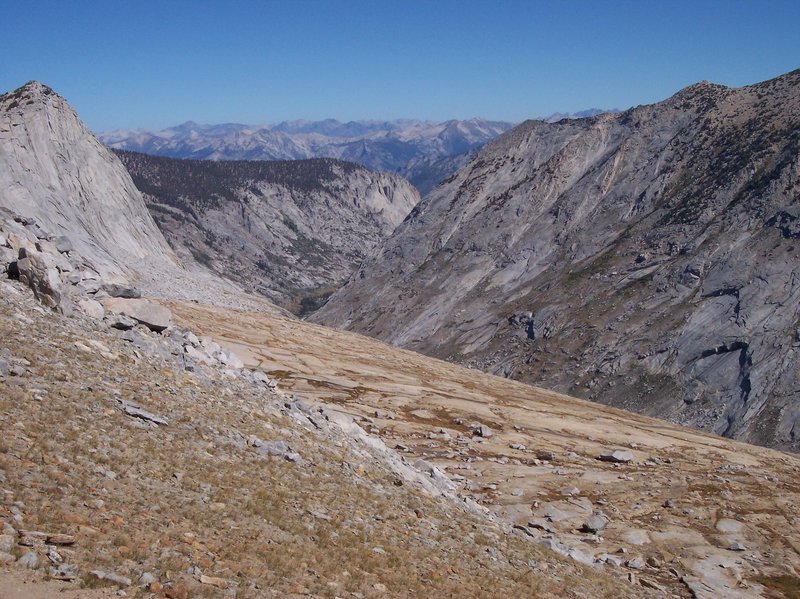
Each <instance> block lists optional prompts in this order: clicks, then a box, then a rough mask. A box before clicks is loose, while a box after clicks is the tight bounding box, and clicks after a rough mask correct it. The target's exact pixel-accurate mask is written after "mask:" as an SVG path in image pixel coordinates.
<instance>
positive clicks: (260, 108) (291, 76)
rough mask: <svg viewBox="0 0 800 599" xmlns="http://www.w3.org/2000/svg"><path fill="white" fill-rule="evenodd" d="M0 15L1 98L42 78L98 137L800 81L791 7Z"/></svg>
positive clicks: (550, 4) (793, 0)
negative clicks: (122, 131)
mask: <svg viewBox="0 0 800 599" xmlns="http://www.w3.org/2000/svg"><path fill="white" fill-rule="evenodd" d="M0 16H2V18H0V39H2V53H0V89H2V90H3V91H8V90H11V89H14V88H16V87H18V86H20V85H22V84H23V83H25V82H26V81H28V80H30V79H37V80H39V81H42V82H43V83H46V84H48V85H50V86H51V87H53V88H54V89H55V90H56V91H57V92H59V93H60V94H62V95H63V96H65V97H66V98H67V100H69V101H70V103H71V104H72V105H73V106H74V107H75V108H76V110H77V111H78V113H79V114H80V116H81V117H82V118H83V119H84V121H86V123H87V124H88V125H89V127H90V128H92V129H94V130H103V129H112V128H117V127H145V128H163V127H166V126H169V125H174V124H177V123H180V122H183V121H186V120H195V121H198V122H204V123H222V122H243V123H273V122H278V121H281V120H290V119H301V118H303V119H322V118H326V117H332V118H337V119H340V120H351V119H393V118H400V117H406V118H422V119H431V120H443V119H448V118H469V117H473V116H482V117H486V118H492V119H501V120H510V121H519V120H523V119H525V118H532V117H537V116H544V115H548V114H550V113H553V112H556V111H561V112H567V111H570V112H572V111H577V110H581V109H585V108H590V107H599V108H612V107H613V108H627V107H629V106H632V105H636V104H644V103H649V102H654V101H657V100H661V99H664V98H666V97H668V96H670V95H672V94H673V93H674V92H676V91H677V90H678V89H680V88H681V87H684V86H686V85H688V84H690V83H694V82H696V81H700V80H703V79H708V80H711V81H714V82H716V83H723V84H725V85H732V86H739V85H745V84H748V83H755V82H757V81H761V80H764V79H769V78H771V77H774V76H776V75H779V74H782V73H785V72H788V71H791V70H793V69H796V68H800V1H798V0H789V1H784V0H759V1H755V0H752V1H744V0H713V1H712V0H707V1H703V0H698V1H694V2H684V1H677V0H673V1H669V0H640V1H613V0H602V1H601V0H596V1H585V0H572V1H566V0H565V1H555V0H554V1H547V2H545V1H535V0H527V1H519V2H517V1H511V0H505V1H503V0H495V1H488V0H487V1H485V2H483V1H481V2H478V1H472V0H460V1H450V0H425V1H422V0H396V1H389V0H372V1H368V0H319V1H311V0H308V1H303V0H283V1H280V2H272V1H268V0H262V1H238V2H237V1H235V0H230V1H228V2H221V1H220V2H212V1H202V0H196V1H193V2H188V1H178V0H161V1H159V2H151V1H148V0H138V1H136V2H133V1H123V0H105V1H102V2H101V1H95V2H89V1H82V0H74V1H69V2H65V1H64V0H60V1H58V2H44V1H39V2H37V1H31V2H15V1H13V0H5V1H4V2H3V3H2V10H1V11H0Z"/></svg>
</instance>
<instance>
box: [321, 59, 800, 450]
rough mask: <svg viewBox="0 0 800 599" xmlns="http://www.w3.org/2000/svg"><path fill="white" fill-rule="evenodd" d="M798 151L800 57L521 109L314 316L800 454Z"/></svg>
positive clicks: (523, 379) (506, 373) (527, 379)
mask: <svg viewBox="0 0 800 599" xmlns="http://www.w3.org/2000/svg"><path fill="white" fill-rule="evenodd" d="M799 147H800V71H794V72H792V73H789V74H787V75H785V76H782V77H779V78H777V79H774V80H771V81H767V82H764V83H761V84H757V85H753V86H749V87H745V88H741V89H729V88H725V87H722V86H718V85H712V84H709V83H700V84H697V85H694V86H691V87H689V88H686V89H684V90H682V91H681V92H679V93H678V94H676V95H675V96H673V97H672V98H670V99H668V100H666V101H664V102H661V103H659V104H655V105H652V106H640V107H637V108H633V109H631V110H628V111H626V112H624V113H619V114H605V115H599V116H596V117H592V118H588V119H582V120H565V121H559V122H557V123H553V124H548V123H544V122H537V121H529V122H526V123H523V124H522V125H520V126H518V127H516V128H515V129H513V130H512V131H510V132H509V133H507V134H505V135H504V136H502V137H501V138H499V139H498V140H497V141H495V142H493V143H491V144H489V145H488V146H486V147H485V148H484V149H483V150H482V151H481V152H480V153H479V155H478V156H477V157H476V158H475V159H474V160H472V161H471V162H470V163H469V164H467V165H466V166H465V167H464V168H462V169H461V170H460V171H459V172H458V173H457V174H456V175H454V176H453V177H451V179H450V180H448V181H446V182H445V183H444V184H443V185H442V186H440V187H439V188H437V189H436V190H435V191H434V192H433V193H432V194H430V195H429V196H428V197H427V198H426V199H425V200H424V201H423V202H422V203H421V204H420V205H418V206H417V207H416V208H415V209H414V211H413V212H412V215H411V216H410V217H409V218H408V219H407V220H406V222H404V223H403V225H401V226H400V227H399V228H398V230H397V231H396V232H395V234H394V235H393V236H392V237H391V238H390V239H388V240H387V242H386V243H385V244H384V246H383V248H382V250H381V251H380V252H379V253H378V254H376V255H375V256H374V257H373V258H371V259H369V260H368V261H366V262H365V264H364V265H363V266H362V268H361V269H360V271H359V272H358V273H357V274H356V275H355V276H354V277H353V278H352V279H351V281H350V282H349V283H348V285H347V286H345V287H344V288H343V289H342V290H340V291H339V292H338V293H336V294H335V295H334V296H333V297H332V298H331V299H330V301H329V302H328V304H327V305H325V306H324V307H323V308H322V309H321V310H320V311H319V312H318V313H317V314H315V315H314V316H313V320H315V321H316V322H321V323H326V324H332V325H336V326H339V327H344V328H348V329H351V330H354V331H358V332H363V333H367V334H369V335H373V336H375V337H378V338H380V339H384V340H388V341H391V342H392V343H394V344H397V345H400V346H403V347H408V348H411V349H415V350H418V351H422V352H425V353H428V354H431V355H435V356H440V357H445V358H448V359H451V360H457V361H460V362H462V363H468V364H472V365H476V366H479V367H481V368H484V369H486V370H488V371H490V372H493V373H499V374H503V375H505V376H510V377H514V378H517V379H519V380H522V381H529V382H535V383H537V384H541V385H543V386H548V387H551V388H555V389H557V390H561V391H566V392H570V393H572V394H574V395H579V396H582V397H586V398H590V399H593V400H596V401H601V402H605V403H609V404H613V405H617V406H622V407H625V408H628V409H632V410H636V411H640V412H645V413H649V414H658V415H659V416H662V417H667V418H670V419H672V420H675V421H678V422H682V423H686V424H690V425H692V426H696V427H699V428H703V429H706V430H711V431H714V432H717V433H720V434H724V435H727V436H731V437H735V438H739V439H746V440H750V441H754V442H757V443H762V444H767V445H774V446H777V447H783V448H791V449H795V450H796V449H798V448H800V396H799V395H798V394H799V393H800V391H798V389H800V374H799V373H800V355H799V354H798V353H797V348H798V341H797V339H798V324H799V323H800V320H799V319H800V303H798V300H800V262H799V261H798V258H797V256H798V251H800V248H798V247H797V244H798V239H800V233H798V225H797V222H798V221H797V219H798V217H800V207H799V206H798V204H800V164H798V154H799V151H798V148H799Z"/></svg>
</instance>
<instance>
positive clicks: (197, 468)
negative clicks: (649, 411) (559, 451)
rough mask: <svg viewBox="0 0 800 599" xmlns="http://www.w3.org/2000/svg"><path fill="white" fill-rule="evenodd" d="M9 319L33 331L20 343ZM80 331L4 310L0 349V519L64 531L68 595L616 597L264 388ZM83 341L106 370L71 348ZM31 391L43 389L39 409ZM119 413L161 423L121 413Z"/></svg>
mask: <svg viewBox="0 0 800 599" xmlns="http://www.w3.org/2000/svg"><path fill="white" fill-rule="evenodd" d="M20 311H22V312H24V313H25V315H26V317H28V318H30V319H31V320H32V323H31V324H29V325H27V326H26V327H25V329H24V330H22V331H20V330H19V327H18V325H17V324H16V323H15V321H14V317H13V314H14V313H15V312H20ZM86 327H87V324H86V323H85V322H83V321H80V320H73V319H70V320H63V319H61V318H59V317H57V316H55V315H51V314H40V313H38V312H35V311H31V310H29V309H27V308H26V304H25V303H24V302H22V303H18V302H13V301H11V298H0V338H2V339H3V345H4V347H5V348H6V349H8V350H9V351H10V353H11V355H12V356H13V357H14V358H20V357H24V358H26V359H27V360H28V361H29V362H30V369H29V372H28V373H27V374H26V376H25V377H22V378H19V379H12V378H8V379H6V380H5V381H3V382H2V383H1V384H2V385H3V390H4V392H3V394H2V395H1V396H0V427H2V430H3V434H2V435H0V472H2V474H3V476H4V480H5V482H4V483H3V484H2V488H3V489H4V491H5V493H4V495H0V502H2V503H0V519H2V520H5V521H8V522H11V518H10V516H11V513H10V509H11V507H12V505H14V502H17V505H21V506H23V507H22V513H23V516H24V525H23V526H24V527H25V528H29V529H39V530H47V531H54V532H60V533H69V534H74V535H75V536H76V537H77V543H76V544H75V545H74V546H73V547H70V548H64V549H63V550H62V551H61V553H62V554H63V555H64V556H65V559H66V560H67V561H69V562H70V563H74V564H76V565H78V566H79V567H80V570H81V573H82V574H81V577H80V581H79V582H78V583H76V584H80V585H83V586H85V587H86V588H94V587H98V586H99V587H104V586H105V585H106V584H107V581H97V580H96V579H94V578H90V577H87V576H86V572H88V571H89V570H91V569H101V570H106V571H108V572H113V573H116V574H120V575H124V576H128V577H130V578H132V579H133V580H134V581H135V580H137V579H138V577H139V576H140V574H141V573H143V572H150V573H152V574H154V575H155V576H156V578H157V579H158V580H159V581H161V583H163V584H165V585H172V586H173V587H177V586H178V585H185V586H186V588H187V590H188V591H189V593H190V595H191V596H200V597H217V596H222V595H223V594H224V590H222V589H218V588H216V587H213V586H210V585H203V584H201V583H200V582H199V580H198V577H197V576H195V575H193V574H190V573H189V572H190V570H191V569H193V568H199V570H201V571H202V572H203V573H204V574H206V575H208V576H214V577H219V578H222V579H224V580H226V581H227V582H228V584H229V585H230V586H231V587H232V588H236V590H237V597H240V598H241V597H244V598H247V597H253V598H255V597H265V596H275V597H286V596H299V595H309V596H318V597H335V596H348V594H353V593H355V594H360V595H361V596H364V597H378V596H386V595H390V596H397V597H418V596H437V597H465V596H469V597H481V596H485V597H490V596H491V597H495V596H503V595H507V596H539V597H548V596H550V597H562V596H570V594H573V595H574V596H585V597H598V596H600V597H603V596H605V597H615V596H619V593H620V589H619V587H618V586H617V585H618V583H614V582H613V581H611V580H610V579H608V578H606V577H604V576H603V575H602V574H600V573H598V572H595V571H592V570H588V569H585V568H583V567H580V566H578V565H577V564H575V563H574V562H571V561H569V560H562V559H561V558H559V557H558V556H556V555H555V554H551V553H549V552H547V551H545V550H543V549H539V548H538V547H537V546H536V545H534V544H532V543H530V542H528V541H527V540H525V539H523V538H520V537H518V536H517V535H515V534H509V533H507V532H504V531H503V529H501V528H500V527H498V526H496V525H493V524H491V523H489V522H487V521H486V520H484V519H481V518H477V517H474V516H470V515H468V514H466V513H464V512H463V511H461V510H460V509H458V508H457V507H455V506H454V505H452V504H449V503H447V502H444V501H442V500H438V499H434V498H432V497H430V496H427V495H425V494H423V493H421V492H420V491H419V490H417V489H415V488H413V487H412V486H409V485H403V486H397V485H396V480H397V477H396V475H394V474H392V473H391V472H389V471H388V470H386V468H385V467H384V466H383V465H382V464H381V463H379V462H377V461H374V460H373V461H369V460H366V459H365V458H364V456H363V455H360V454H357V453H355V452H354V451H355V450H354V448H353V447H352V446H351V444H352V442H351V441H349V440H348V439H347V438H339V439H337V438H333V437H326V436H325V435H320V434H318V433H315V432H313V431H312V430H310V429H309V428H307V427H304V426H301V425H300V424H298V423H297V422H296V421H294V420H293V419H292V418H291V417H289V416H288V415H286V414H285V413H283V412H282V411H281V410H280V409H279V408H280V406H281V403H282V401H283V400H282V399H281V398H279V397H276V396H273V395H270V394H269V393H268V392H267V391H266V390H262V391H256V390H254V389H253V388H251V387H249V386H248V385H246V384H244V383H243V382H241V381H238V380H236V379H231V380H220V381H216V380H204V379H203V378H202V377H195V376H194V375H190V374H188V373H185V372H183V371H182V370H180V369H178V368H175V367H173V366H172V365H171V364H170V362H169V361H168V360H162V359H157V358H148V357H137V356H136V355H135V354H134V352H133V350H132V348H131V346H130V345H129V344H127V343H126V342H124V341H122V340H120V339H119V338H118V337H117V336H115V335H114V334H112V333H110V332H104V331H90V330H87V328H86ZM89 338H94V339H98V340H100V341H102V342H103V343H105V344H106V345H107V346H108V347H109V348H111V349H112V351H113V352H115V353H116V354H117V356H118V357H117V359H115V360H110V359H106V358H102V357H100V356H98V355H89V354H86V353H85V352H81V351H78V350H76V349H75V346H74V344H73V342H74V341H77V340H84V341H85V340H87V339H89ZM33 387H41V388H44V389H46V390H47V391H48V392H47V394H46V395H44V398H43V399H42V400H41V401H36V400H34V399H32V396H31V393H30V391H29V390H30V389H31V388H33ZM118 398H122V399H126V400H129V401H133V402H136V403H138V404H139V405H141V406H142V407H143V408H145V409H148V410H151V411H153V412H155V413H158V414H161V415H164V416H166V417H167V418H168V419H169V425H168V426H166V427H151V426H148V425H146V424H143V423H142V422H141V421H138V420H135V419H133V418H131V417H129V416H126V415H125V414H123V413H122V411H121V410H120V409H119V404H118ZM249 435H256V436H258V437H259V438H261V439H265V440H275V439H283V440H284V441H285V442H286V443H287V444H288V445H289V446H290V447H291V448H292V449H293V450H294V451H297V452H298V453H299V454H300V455H301V456H302V457H303V459H304V460H305V462H304V463H303V464H294V463H290V462H288V461H286V460H282V459H279V458H268V457H263V456H261V455H259V454H258V453H257V452H256V451H255V450H254V449H253V448H252V447H250V446H248V444H247V441H246V440H247V437H248V436H249ZM359 465H364V469H363V470H359V469H358V468H357V467H358V466H359ZM359 473H361V474H359ZM40 557H44V556H43V554H42V553H41V550H40ZM528 560H532V562H531V563H532V564H533V567H531V566H530V565H529V564H528ZM193 572H194V570H193ZM113 586H114V585H113V584H112V585H110V588H111V587H113ZM384 587H385V589H386V590H385V591H384V590H383V589H384ZM128 592H129V596H130V595H133V596H141V597H144V596H151V594H150V593H148V592H147V591H146V590H145V589H141V588H138V587H132V588H131V589H129V591H128ZM625 593H626V594H630V595H635V594H637V593H638V591H636V589H635V588H634V587H631V588H630V589H626V590H625Z"/></svg>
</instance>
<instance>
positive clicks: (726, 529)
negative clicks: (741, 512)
mask: <svg viewBox="0 0 800 599" xmlns="http://www.w3.org/2000/svg"><path fill="white" fill-rule="evenodd" d="M716 529H717V530H718V531H719V532H722V533H728V534H731V533H737V532H742V530H743V529H744V524H742V523H741V522H739V521H738V520H733V519H731V518H720V519H719V520H717V524H716Z"/></svg>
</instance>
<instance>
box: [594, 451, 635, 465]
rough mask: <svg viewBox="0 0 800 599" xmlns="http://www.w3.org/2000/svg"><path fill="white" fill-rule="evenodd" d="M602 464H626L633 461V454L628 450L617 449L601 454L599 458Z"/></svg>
mask: <svg viewBox="0 0 800 599" xmlns="http://www.w3.org/2000/svg"><path fill="white" fill-rule="evenodd" d="M597 459H598V460H600V461H601V462H613V463H615V464H626V463H628V462H632V461H633V452H630V451H628V450H627V449H615V450H613V451H606V452H605V453H601V454H600V455H599V456H598V458H597Z"/></svg>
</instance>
